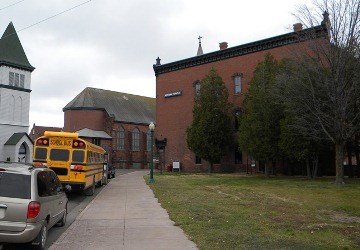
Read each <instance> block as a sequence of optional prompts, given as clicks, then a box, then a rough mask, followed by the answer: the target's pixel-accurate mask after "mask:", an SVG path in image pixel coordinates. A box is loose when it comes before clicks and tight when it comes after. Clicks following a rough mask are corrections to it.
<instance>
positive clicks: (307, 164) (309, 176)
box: [306, 159, 311, 179]
mask: <svg viewBox="0 0 360 250" xmlns="http://www.w3.org/2000/svg"><path fill="white" fill-rule="evenodd" d="M306 173H307V178H308V179H311V169H310V161H309V159H306Z"/></svg>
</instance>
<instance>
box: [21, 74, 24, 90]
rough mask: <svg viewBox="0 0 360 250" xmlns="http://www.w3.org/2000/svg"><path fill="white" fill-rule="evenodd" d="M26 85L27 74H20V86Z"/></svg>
mask: <svg viewBox="0 0 360 250" xmlns="http://www.w3.org/2000/svg"><path fill="white" fill-rule="evenodd" d="M24 85H25V75H23V74H20V88H24Z"/></svg>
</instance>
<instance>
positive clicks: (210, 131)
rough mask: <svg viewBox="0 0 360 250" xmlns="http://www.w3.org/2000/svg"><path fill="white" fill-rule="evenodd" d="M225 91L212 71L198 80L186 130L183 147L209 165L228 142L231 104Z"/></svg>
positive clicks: (221, 155)
mask: <svg viewBox="0 0 360 250" xmlns="http://www.w3.org/2000/svg"><path fill="white" fill-rule="evenodd" d="M228 95H229V94H228V91H227V89H226V87H225V84H224V82H223V80H222V79H221V77H220V76H219V75H218V74H217V72H216V71H215V69H211V70H210V72H209V74H208V75H206V76H205V77H204V79H202V81H201V90H200V92H199V94H198V95H197V96H196V97H195V100H194V101H195V103H194V108H193V122H192V124H191V126H190V127H189V128H188V129H187V131H186V132H187V144H188V147H189V149H190V150H192V151H193V152H194V153H195V154H196V156H197V157H201V158H202V159H204V160H206V161H208V162H209V163H210V168H209V172H212V170H213V164H214V163H220V160H221V158H222V157H223V156H224V155H225V154H226V153H227V152H228V148H229V145H230V144H231V142H232V127H231V126H232V123H231V116H230V110H231V104H230V103H229V102H228Z"/></svg>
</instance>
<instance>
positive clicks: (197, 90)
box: [194, 81, 201, 97]
mask: <svg viewBox="0 0 360 250" xmlns="http://www.w3.org/2000/svg"><path fill="white" fill-rule="evenodd" d="M200 89H201V83H200V81H195V82H194V92H195V97H198V96H199V95H200Z"/></svg>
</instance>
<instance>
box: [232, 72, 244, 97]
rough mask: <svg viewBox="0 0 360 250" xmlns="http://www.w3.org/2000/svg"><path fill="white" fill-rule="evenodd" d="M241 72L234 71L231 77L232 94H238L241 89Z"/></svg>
mask: <svg viewBox="0 0 360 250" xmlns="http://www.w3.org/2000/svg"><path fill="white" fill-rule="evenodd" d="M242 76H243V74H242V73H235V74H234V75H233V76H232V78H233V81H234V94H240V93H241V91H242V87H241V79H242Z"/></svg>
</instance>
